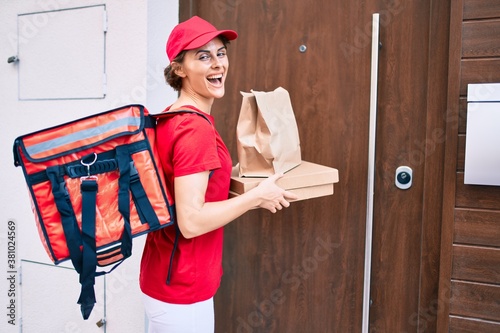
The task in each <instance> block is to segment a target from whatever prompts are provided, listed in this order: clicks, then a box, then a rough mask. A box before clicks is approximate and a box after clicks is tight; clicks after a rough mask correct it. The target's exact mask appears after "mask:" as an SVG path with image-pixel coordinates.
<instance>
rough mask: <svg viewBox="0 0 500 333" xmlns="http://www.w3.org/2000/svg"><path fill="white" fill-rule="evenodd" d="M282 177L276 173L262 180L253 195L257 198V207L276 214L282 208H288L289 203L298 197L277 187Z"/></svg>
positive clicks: (281, 174)
mask: <svg viewBox="0 0 500 333" xmlns="http://www.w3.org/2000/svg"><path fill="white" fill-rule="evenodd" d="M281 177H283V173H276V174H274V175H272V176H270V177H268V178H266V179H265V180H263V181H262V182H261V183H260V184H259V185H258V186H257V187H256V188H254V189H253V190H252V191H255V194H256V195H257V196H258V198H259V202H260V203H259V205H258V207H260V208H264V209H267V210H269V211H270V212H271V213H276V212H277V211H278V210H281V209H283V207H289V206H290V201H292V200H297V199H298V197H297V195H295V194H294V193H292V192H290V191H285V190H284V189H282V188H281V187H279V186H278V185H277V184H276V182H277V181H278V179H280V178H281Z"/></svg>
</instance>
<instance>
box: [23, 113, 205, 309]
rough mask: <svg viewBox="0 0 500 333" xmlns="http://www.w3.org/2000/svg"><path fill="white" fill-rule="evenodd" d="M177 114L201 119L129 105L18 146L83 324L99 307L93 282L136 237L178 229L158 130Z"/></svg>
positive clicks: (43, 232) (47, 241) (39, 220)
mask: <svg viewBox="0 0 500 333" xmlns="http://www.w3.org/2000/svg"><path fill="white" fill-rule="evenodd" d="M179 112H190V113H196V114H198V115H202V114H200V113H197V112H194V111H175V112H165V113H161V114H158V115H150V114H149V113H148V111H147V109H146V108H145V107H143V106H142V105H127V106H123V107H120V108H117V109H113V110H109V111H106V112H102V113H99V114H96V115H92V116H89V117H85V118H82V119H78V120H74V121H71V122H68V123H65V124H62V125H59V126H55V127H51V128H48V129H44V130H41V131H37V132H34V133H30V134H27V135H24V136H21V137H18V138H17V139H16V140H15V142H14V163H15V165H16V166H21V167H22V169H23V172H24V176H25V179H26V183H27V185H28V190H29V194H30V199H31V202H32V209H33V213H34V215H35V221H36V225H37V227H38V232H39V235H40V238H41V241H42V243H43V246H44V247H45V250H46V252H47V254H48V255H49V257H50V259H51V260H52V261H53V262H54V264H59V263H61V262H63V261H66V260H68V259H70V260H71V262H72V264H73V266H74V268H75V270H76V271H77V272H78V274H79V278H80V284H81V294H80V297H79V299H78V304H80V305H81V311H82V316H83V318H84V319H88V317H89V315H90V313H91V311H92V309H93V306H94V304H95V302H96V299H95V292H94V283H95V277H96V276H99V275H103V274H107V273H110V272H111V271H112V270H113V269H115V268H116V267H117V266H118V265H119V264H120V263H121V262H123V260H125V259H126V258H128V257H130V256H131V254H132V238H133V237H136V236H139V235H143V234H146V233H148V232H151V231H154V230H158V229H161V228H164V227H168V226H171V225H173V224H174V221H175V207H174V201H173V197H172V195H171V194H170V193H169V192H168V191H167V187H166V186H165V179H164V175H163V171H162V168H161V165H160V163H159V161H160V160H159V158H158V155H157V150H156V147H155V125H156V120H157V119H158V118H159V117H164V116H171V115H172V114H176V113H179ZM202 116H203V115H202ZM205 118H206V117H205ZM206 119H207V120H208V118H206ZM177 232H178V231H177ZM174 251H175V248H174ZM173 255H174V253H173V252H172V257H171V260H172V258H173ZM113 264H114V266H113V267H112V268H111V269H110V270H109V271H97V269H96V268H97V266H99V267H104V266H108V265H113ZM169 274H170V273H169Z"/></svg>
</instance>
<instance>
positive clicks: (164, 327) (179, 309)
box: [142, 294, 215, 333]
mask: <svg viewBox="0 0 500 333" xmlns="http://www.w3.org/2000/svg"><path fill="white" fill-rule="evenodd" d="M142 298H143V302H144V308H145V310H146V315H147V316H148V321H149V329H148V333H214V329H215V328H214V326H215V324H214V299H213V298H210V299H208V300H206V301H203V302H198V303H194V304H170V303H165V302H162V301H159V300H157V299H154V298H152V297H149V296H148V295H145V294H142Z"/></svg>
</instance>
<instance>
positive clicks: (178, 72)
mask: <svg viewBox="0 0 500 333" xmlns="http://www.w3.org/2000/svg"><path fill="white" fill-rule="evenodd" d="M172 69H173V71H174V73H175V74H176V75H177V76H179V77H186V73H184V69H183V67H182V65H181V64H179V63H177V62H172Z"/></svg>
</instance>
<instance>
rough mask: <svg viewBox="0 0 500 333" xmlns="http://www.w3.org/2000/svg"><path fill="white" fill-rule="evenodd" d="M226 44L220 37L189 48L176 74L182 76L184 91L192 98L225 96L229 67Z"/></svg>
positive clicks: (211, 98) (210, 99)
mask: <svg viewBox="0 0 500 333" xmlns="http://www.w3.org/2000/svg"><path fill="white" fill-rule="evenodd" d="M226 51H227V50H226V46H225V45H224V44H223V43H222V41H221V40H220V39H219V38H215V39H212V40H211V41H210V42H208V43H207V44H205V45H203V46H202V47H200V48H198V49H194V50H189V51H187V52H186V54H185V56H184V60H183V62H182V64H180V66H179V68H178V69H176V74H177V75H178V76H180V77H181V78H182V91H181V94H182V93H187V94H188V95H189V96H190V97H191V98H193V99H196V100H199V99H204V100H206V101H213V99H215V98H221V97H222V96H224V83H225V80H226V76H227V72H228V69H229V61H228V58H227V54H226Z"/></svg>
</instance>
